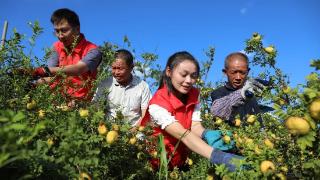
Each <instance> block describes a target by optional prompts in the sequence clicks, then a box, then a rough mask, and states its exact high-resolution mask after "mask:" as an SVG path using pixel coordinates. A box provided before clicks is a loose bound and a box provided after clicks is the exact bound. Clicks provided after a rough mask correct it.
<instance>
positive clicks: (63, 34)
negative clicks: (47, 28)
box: [32, 8, 102, 101]
mask: <svg viewBox="0 0 320 180" xmlns="http://www.w3.org/2000/svg"><path fill="white" fill-rule="evenodd" d="M51 23H52V24H53V26H54V34H55V35H56V36H57V38H58V39H59V41H57V42H55V43H54V44H53V48H52V52H51V53H50V56H49V59H48V63H47V66H42V67H38V68H35V69H34V70H33V72H32V76H33V77H41V78H40V79H39V80H38V83H45V82H46V83H48V82H53V83H51V85H50V86H51V88H54V87H56V86H57V85H58V84H62V88H61V90H62V91H61V92H62V93H63V94H64V95H65V96H66V97H68V98H69V99H70V100H71V101H73V100H88V101H89V100H91V97H92V96H91V95H90V91H91V88H92V83H93V81H94V80H95V79H96V75H97V67H98V66H99V64H100V62H101V57H102V54H101V52H100V51H99V49H98V47H97V46H96V45H95V44H93V43H91V42H89V41H87V40H86V39H85V37H84V35H83V34H82V33H80V21H79V17H78V15H77V14H76V13H75V12H73V11H71V10H69V9H66V8H63V9H58V10H56V11H54V12H53V14H52V16H51ZM57 74H58V75H60V74H64V75H66V78H62V76H56V75H57ZM54 76H56V77H54ZM52 78H55V80H54V81H52Z"/></svg>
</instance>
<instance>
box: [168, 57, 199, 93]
mask: <svg viewBox="0 0 320 180" xmlns="http://www.w3.org/2000/svg"><path fill="white" fill-rule="evenodd" d="M166 75H167V76H168V77H170V78H171V82H172V85H173V87H174V89H175V90H176V93H177V94H176V95H178V96H181V95H183V94H187V93H188V92H189V91H190V90H191V88H192V86H193V85H194V83H196V80H197V78H198V71H197V66H196V65H195V64H194V63H193V62H192V61H190V60H184V61H182V62H181V63H180V64H178V65H177V66H176V67H175V68H173V70H171V69H170V68H169V67H167V69H166Z"/></svg>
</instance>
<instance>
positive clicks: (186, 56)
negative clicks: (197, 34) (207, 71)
mask: <svg viewBox="0 0 320 180" xmlns="http://www.w3.org/2000/svg"><path fill="white" fill-rule="evenodd" d="M183 61H191V62H192V63H193V64H194V65H196V67H197V73H198V75H199V72H200V66H199V63H198V61H197V60H196V59H195V58H194V57H193V56H192V55H191V54H190V53H189V52H187V51H180V52H176V53H174V54H173V55H171V56H170V57H169V59H168V61H167V65H166V68H165V69H164V71H163V72H162V75H161V78H160V84H159V88H158V89H160V88H161V87H162V86H163V85H164V84H165V85H166V86H167V88H168V91H169V93H172V92H173V90H174V87H173V85H172V82H171V78H170V77H168V76H167V74H166V69H167V68H169V69H170V70H171V71H173V69H174V68H176V67H177V66H178V65H179V64H180V63H182V62H183Z"/></svg>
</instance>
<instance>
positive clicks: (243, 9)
mask: <svg viewBox="0 0 320 180" xmlns="http://www.w3.org/2000/svg"><path fill="white" fill-rule="evenodd" d="M247 10H248V9H247V8H245V7H244V8H241V9H240V13H241V14H246V13H247Z"/></svg>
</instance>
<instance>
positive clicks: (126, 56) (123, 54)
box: [114, 49, 133, 67]
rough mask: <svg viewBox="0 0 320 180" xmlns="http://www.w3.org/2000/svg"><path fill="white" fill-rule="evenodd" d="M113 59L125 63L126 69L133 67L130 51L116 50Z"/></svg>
mask: <svg viewBox="0 0 320 180" xmlns="http://www.w3.org/2000/svg"><path fill="white" fill-rule="evenodd" d="M114 59H122V60H124V61H125V62H126V64H127V65H128V67H132V66H133V56H132V54H131V53H130V51H128V50H126V49H119V50H117V51H116V53H115V54H114Z"/></svg>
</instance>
